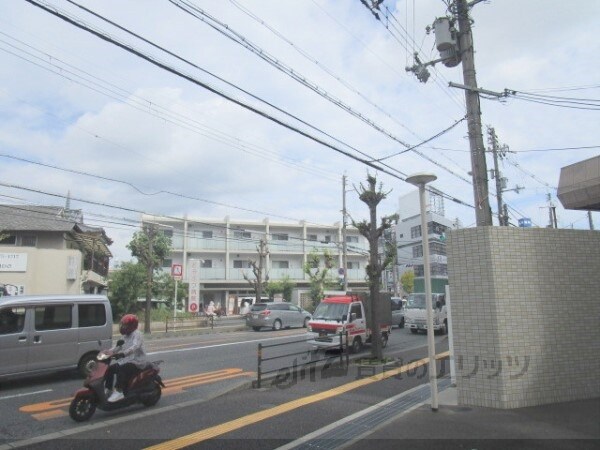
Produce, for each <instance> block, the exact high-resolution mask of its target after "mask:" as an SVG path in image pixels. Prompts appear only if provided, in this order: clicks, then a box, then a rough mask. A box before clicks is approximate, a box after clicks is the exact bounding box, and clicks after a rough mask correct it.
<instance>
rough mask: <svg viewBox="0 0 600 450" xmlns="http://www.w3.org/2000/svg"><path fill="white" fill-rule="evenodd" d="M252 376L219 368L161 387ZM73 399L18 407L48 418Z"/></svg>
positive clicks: (177, 388)
mask: <svg viewBox="0 0 600 450" xmlns="http://www.w3.org/2000/svg"><path fill="white" fill-rule="evenodd" d="M245 376H247V377H254V376H256V373H255V372H244V371H243V370H242V369H238V368H230V369H221V370H216V371H214V372H205V373H200V374H195V375H188V376H185V377H179V378H173V379H171V380H165V385H166V386H167V387H166V388H165V389H163V394H164V395H172V394H178V393H180V392H182V391H184V390H185V389H189V388H192V387H196V386H200V385H202V384H208V383H216V382H218V381H221V380H229V379H231V378H237V377H245ZM72 400H73V398H72V397H69V398H61V399H58V400H51V401H48V402H41V403H34V404H31V405H25V406H22V407H21V408H19V411H21V412H24V413H26V414H31V416H32V417H33V418H34V419H36V420H48V419H54V418H56V417H62V416H66V415H67V412H66V411H65V409H64V408H66V407H68V406H69V405H70V404H71V401H72Z"/></svg>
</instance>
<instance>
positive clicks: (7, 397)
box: [0, 389, 52, 400]
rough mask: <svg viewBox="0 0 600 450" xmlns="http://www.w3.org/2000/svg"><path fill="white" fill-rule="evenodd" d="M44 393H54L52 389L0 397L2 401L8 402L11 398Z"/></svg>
mask: <svg viewBox="0 0 600 450" xmlns="http://www.w3.org/2000/svg"><path fill="white" fill-rule="evenodd" d="M44 392H52V389H44V390H43V391H35V392H26V393H24V394H15V395H6V396H4V397H0V400H8V399H9V398H17V397H25V396H27V395H35V394H43V393H44Z"/></svg>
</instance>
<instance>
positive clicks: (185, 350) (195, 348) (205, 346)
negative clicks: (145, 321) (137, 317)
mask: <svg viewBox="0 0 600 450" xmlns="http://www.w3.org/2000/svg"><path fill="white" fill-rule="evenodd" d="M300 336H305V335H304V334H296V335H290V336H278V337H273V338H266V339H254V340H251V341H243V342H228V343H226V344H214V345H201V346H198V347H190V348H178V349H169V350H158V351H156V352H148V353H147V355H160V354H161V353H178V352H189V351H193V350H203V349H205V348H215V347H227V346H230V345H243V344H255V343H257V342H265V341H273V340H277V339H280V340H281V339H288V338H295V337H300Z"/></svg>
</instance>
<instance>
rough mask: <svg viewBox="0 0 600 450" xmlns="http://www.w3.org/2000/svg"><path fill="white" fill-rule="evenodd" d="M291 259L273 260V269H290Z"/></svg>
mask: <svg viewBox="0 0 600 450" xmlns="http://www.w3.org/2000/svg"><path fill="white" fill-rule="evenodd" d="M289 268H290V262H289V261H273V269H289Z"/></svg>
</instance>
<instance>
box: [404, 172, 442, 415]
mask: <svg viewBox="0 0 600 450" xmlns="http://www.w3.org/2000/svg"><path fill="white" fill-rule="evenodd" d="M435 180H437V177H436V176H435V175H433V174H432V173H417V174H414V175H411V176H410V177H408V178H407V179H406V182H407V183H410V184H412V185H414V186H417V187H418V188H419V203H420V205H421V239H422V242H423V270H424V276H425V309H426V311H427V350H428V354H429V384H430V386H431V409H432V410H433V411H437V409H438V389H437V378H436V375H437V368H436V364H435V342H434V340H433V309H432V304H431V301H432V295H431V270H430V267H429V232H428V229H427V212H426V211H425V185H426V184H427V183H431V182H432V181H435Z"/></svg>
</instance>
